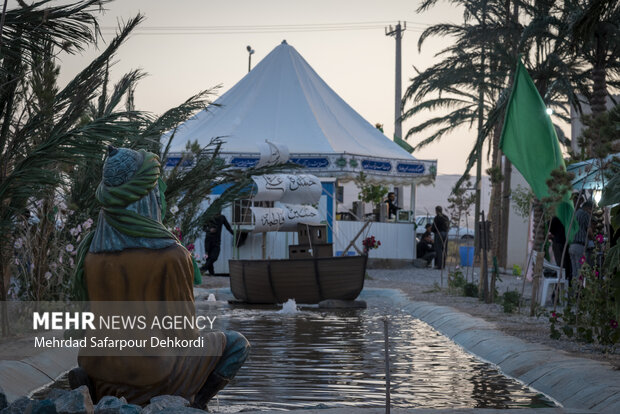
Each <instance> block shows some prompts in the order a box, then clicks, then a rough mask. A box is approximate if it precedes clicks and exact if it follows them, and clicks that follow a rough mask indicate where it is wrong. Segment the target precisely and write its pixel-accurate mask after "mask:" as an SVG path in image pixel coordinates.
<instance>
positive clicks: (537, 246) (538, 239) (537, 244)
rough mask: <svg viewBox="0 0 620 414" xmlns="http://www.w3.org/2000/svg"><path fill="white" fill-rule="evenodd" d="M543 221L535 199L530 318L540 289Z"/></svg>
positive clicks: (534, 309) (543, 236)
mask: <svg viewBox="0 0 620 414" xmlns="http://www.w3.org/2000/svg"><path fill="white" fill-rule="evenodd" d="M542 220H544V215H543V206H542V203H541V202H540V201H539V200H538V199H536V200H535V201H534V228H535V229H536V230H535V233H534V245H533V248H532V250H533V251H535V252H537V254H536V262H535V263H534V272H533V275H532V277H533V283H532V302H531V304H530V316H534V314H535V313H536V303H537V300H536V298H537V297H538V289H539V287H540V279H541V277H542V269H543V262H544V260H545V255H544V253H543V244H544V240H545V234H546V232H545V231H546V230H547V227H546V226H545V225H544V224H543V223H542Z"/></svg>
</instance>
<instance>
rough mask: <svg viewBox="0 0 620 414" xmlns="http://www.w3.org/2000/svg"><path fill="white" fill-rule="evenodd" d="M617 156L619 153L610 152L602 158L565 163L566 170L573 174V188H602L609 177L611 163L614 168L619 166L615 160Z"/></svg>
mask: <svg viewBox="0 0 620 414" xmlns="http://www.w3.org/2000/svg"><path fill="white" fill-rule="evenodd" d="M619 157H620V154H611V155H608V156H607V157H605V158H603V159H598V158H592V159H589V160H585V161H581V162H576V163H574V164H569V165H567V166H566V170H567V171H568V172H572V173H573V174H575V178H574V179H573V181H572V185H573V189H575V190H577V191H581V190H602V189H603V187H604V186H605V185H606V184H607V183H608V182H609V180H610V179H611V174H612V172H613V170H612V165H614V166H615V168H616V169H617V168H620V163H618V161H617V160H618V158H619Z"/></svg>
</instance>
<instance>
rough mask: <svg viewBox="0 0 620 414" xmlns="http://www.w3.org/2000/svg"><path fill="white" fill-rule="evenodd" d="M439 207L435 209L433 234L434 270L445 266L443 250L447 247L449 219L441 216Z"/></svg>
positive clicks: (443, 215)
mask: <svg viewBox="0 0 620 414" xmlns="http://www.w3.org/2000/svg"><path fill="white" fill-rule="evenodd" d="M442 211H443V209H442V208H441V206H437V207H435V213H436V215H435V218H434V219H433V233H434V234H435V269H443V268H444V266H445V264H446V257H445V255H444V248H445V247H446V246H447V241H448V230H450V219H449V218H448V216H446V215H445V214H443V212H442Z"/></svg>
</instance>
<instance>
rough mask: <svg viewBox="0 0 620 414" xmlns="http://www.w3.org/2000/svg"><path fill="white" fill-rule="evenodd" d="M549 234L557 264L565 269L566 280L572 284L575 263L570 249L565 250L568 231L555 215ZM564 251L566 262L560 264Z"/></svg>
mask: <svg viewBox="0 0 620 414" xmlns="http://www.w3.org/2000/svg"><path fill="white" fill-rule="evenodd" d="M549 234H550V235H551V237H550V238H551V241H552V245H551V248H552V249H553V256H554V257H555V264H557V265H558V266H560V267H561V268H563V269H564V272H565V275H566V280H568V284H569V285H570V283H571V279H572V278H573V268H572V266H573V264H572V263H571V260H570V254H569V253H568V249H567V251H566V252H564V245H565V244H566V232H565V230H564V224H562V222H561V221H560V219H559V218H558V217H557V216H553V218H552V219H551V225H550V226H549ZM563 252H564V263H562V264H560V262H561V261H562V253H563Z"/></svg>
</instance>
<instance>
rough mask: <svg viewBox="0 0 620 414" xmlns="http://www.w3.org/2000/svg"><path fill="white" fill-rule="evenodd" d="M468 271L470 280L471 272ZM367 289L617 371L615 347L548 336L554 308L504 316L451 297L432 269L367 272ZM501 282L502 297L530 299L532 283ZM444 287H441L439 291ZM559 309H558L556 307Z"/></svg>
mask: <svg viewBox="0 0 620 414" xmlns="http://www.w3.org/2000/svg"><path fill="white" fill-rule="evenodd" d="M468 270H469V275H470V278H469V280H471V277H472V270H471V268H469V269H468ZM474 272H475V274H474V276H473V277H474V278H475V279H476V280H477V277H478V276H477V269H475V270H474ZM368 273H369V275H370V279H369V280H368V281H367V283H366V286H368V287H384V288H395V289H400V290H402V291H403V292H405V293H406V294H407V295H408V296H409V298H410V299H411V300H414V301H416V300H418V301H425V302H431V303H435V304H437V305H442V306H451V307H453V308H455V309H458V310H459V311H461V312H465V313H468V314H470V315H472V316H476V317H478V318H481V319H484V320H486V321H489V322H492V323H494V324H495V325H496V326H497V329H498V330H501V331H502V332H505V333H507V334H509V335H512V336H515V337H517V338H520V339H522V340H525V341H528V342H531V343H539V344H543V345H546V346H549V347H551V348H555V349H557V350H559V351H564V352H567V353H569V354H571V355H573V356H578V357H585V358H591V359H594V360H597V361H603V362H608V363H609V364H611V365H612V366H613V367H614V368H615V369H620V349H618V347H616V348H615V349H614V350H610V349H607V348H604V347H601V346H598V345H594V344H585V343H581V342H576V341H574V340H569V339H568V338H566V337H562V338H561V339H559V340H555V339H551V338H550V337H549V332H550V329H549V321H548V313H549V312H551V311H552V310H553V309H552V307H551V306H549V307H547V308H546V313H547V315H545V314H542V315H540V316H538V317H536V316H534V317H530V316H529V314H530V307H529V304H528V305H527V306H526V307H525V308H522V309H520V311H515V312H514V313H505V312H504V311H503V307H502V306H501V305H498V304H486V303H484V302H481V301H479V300H478V299H477V298H469V297H464V296H457V295H455V294H451V293H450V292H449V291H448V289H447V272H446V270H444V273H443V284H442V283H441V282H442V281H441V278H442V277H441V271H439V270H435V269H418V268H413V267H411V268H405V269H397V270H386V269H370V270H369V271H368ZM501 279H502V281H501V282H499V283H498V284H497V289H498V291H499V294H500V295H501V294H502V293H504V292H505V291H507V290H517V291H518V292H519V293H521V292H523V297H524V298H526V299H528V300H529V298H531V290H532V289H531V288H532V284H531V283H530V282H528V281H526V282H525V284H524V283H523V278H521V277H515V276H512V275H501ZM441 286H443V288H441ZM558 309H561V306H558Z"/></svg>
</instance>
